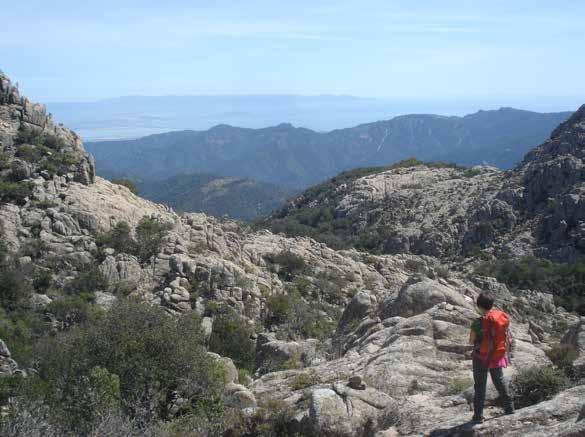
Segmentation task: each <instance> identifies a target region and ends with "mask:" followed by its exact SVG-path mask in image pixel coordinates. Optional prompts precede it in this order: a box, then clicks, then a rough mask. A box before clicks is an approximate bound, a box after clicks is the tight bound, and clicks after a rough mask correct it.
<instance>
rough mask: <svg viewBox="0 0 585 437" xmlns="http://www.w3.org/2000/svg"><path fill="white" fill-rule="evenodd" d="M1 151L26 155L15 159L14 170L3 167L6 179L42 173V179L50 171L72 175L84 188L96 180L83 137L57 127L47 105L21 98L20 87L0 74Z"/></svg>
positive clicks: (15, 154) (13, 154)
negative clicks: (82, 140)
mask: <svg viewBox="0 0 585 437" xmlns="http://www.w3.org/2000/svg"><path fill="white" fill-rule="evenodd" d="M31 143H32V144H31ZM25 147H26V152H25ZM0 152H2V153H3V154H5V155H7V156H9V157H14V156H24V159H14V160H13V161H12V166H11V168H9V169H1V168H0V170H3V171H2V173H3V177H5V178H9V179H12V180H16V181H22V180H25V179H27V178H30V177H34V176H35V175H41V174H42V173H43V171H44V172H45V173H44V174H43V176H46V177H50V172H49V171H47V169H51V172H53V171H59V172H60V173H62V174H63V175H69V178H70V179H71V180H75V181H76V182H80V183H82V184H84V185H89V184H91V183H93V182H94V179H95V163H94V159H93V157H92V156H91V155H89V154H87V153H85V151H84V149H83V144H82V142H81V138H79V137H78V136H77V134H75V132H72V131H70V130H69V129H67V128H64V127H62V126H60V125H55V124H54V123H53V120H52V117H51V115H50V114H47V109H46V108H45V106H44V105H41V104H38V103H32V102H30V101H29V100H28V99H27V98H26V97H21V96H20V93H19V91H18V88H17V87H16V86H15V85H13V84H12V83H11V82H10V80H9V79H8V77H7V76H6V75H4V73H2V72H1V71H0ZM40 155H44V156H43V157H42V158H41V156H40ZM31 161H32V162H31Z"/></svg>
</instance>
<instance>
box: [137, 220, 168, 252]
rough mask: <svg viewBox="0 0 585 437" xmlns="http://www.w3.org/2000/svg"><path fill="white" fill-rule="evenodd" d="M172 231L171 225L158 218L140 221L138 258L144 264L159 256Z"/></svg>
mask: <svg viewBox="0 0 585 437" xmlns="http://www.w3.org/2000/svg"><path fill="white" fill-rule="evenodd" d="M170 229H171V225H170V224H169V223H164V222H162V221H161V219H159V218H158V217H148V216H145V217H143V218H142V219H141V220H140V222H139V223H138V226H137V227H136V243H137V245H138V256H139V258H140V260H141V261H142V262H146V261H148V260H150V259H151V258H153V257H156V256H157V255H158V253H159V252H160V251H161V249H162V244H163V241H164V238H165V237H166V235H167V234H168V232H169V230H170Z"/></svg>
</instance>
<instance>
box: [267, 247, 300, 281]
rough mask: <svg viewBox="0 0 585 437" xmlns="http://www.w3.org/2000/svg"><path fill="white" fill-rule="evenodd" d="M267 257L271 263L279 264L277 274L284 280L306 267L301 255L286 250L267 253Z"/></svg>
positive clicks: (291, 277)
mask: <svg viewBox="0 0 585 437" xmlns="http://www.w3.org/2000/svg"><path fill="white" fill-rule="evenodd" d="M268 259H269V261H270V262H272V263H273V264H277V265H278V266H279V269H278V275H279V276H280V277H281V278H282V279H284V280H286V281H290V280H292V279H293V278H294V277H295V276H296V275H299V274H301V273H302V272H303V270H304V269H305V267H306V263H305V260H304V259H303V257H301V256H299V255H296V254H294V253H292V252H291V251H288V250H283V251H282V252H280V253H277V254H273V255H269V256H268Z"/></svg>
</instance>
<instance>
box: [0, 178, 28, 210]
mask: <svg viewBox="0 0 585 437" xmlns="http://www.w3.org/2000/svg"><path fill="white" fill-rule="evenodd" d="M33 188H34V185H33V184H32V183H31V182H27V181H22V182H2V181H0V202H13V203H16V204H17V205H24V203H25V200H26V198H30V197H31V196H32V194H33Z"/></svg>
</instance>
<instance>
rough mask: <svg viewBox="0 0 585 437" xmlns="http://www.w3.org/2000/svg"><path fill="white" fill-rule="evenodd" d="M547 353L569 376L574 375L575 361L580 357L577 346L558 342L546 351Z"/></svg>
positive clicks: (557, 366) (558, 367)
mask: <svg viewBox="0 0 585 437" xmlns="http://www.w3.org/2000/svg"><path fill="white" fill-rule="evenodd" d="M546 355H547V357H548V358H549V359H550V360H551V361H552V363H553V364H554V365H555V366H556V368H557V369H560V370H562V371H563V372H564V373H565V375H567V376H568V377H571V376H573V362H574V361H575V360H576V359H577V358H578V357H579V352H578V351H577V349H575V346H573V345H571V344H562V343H557V344H555V345H553V346H552V347H551V348H550V350H548V351H547V352H546Z"/></svg>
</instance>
